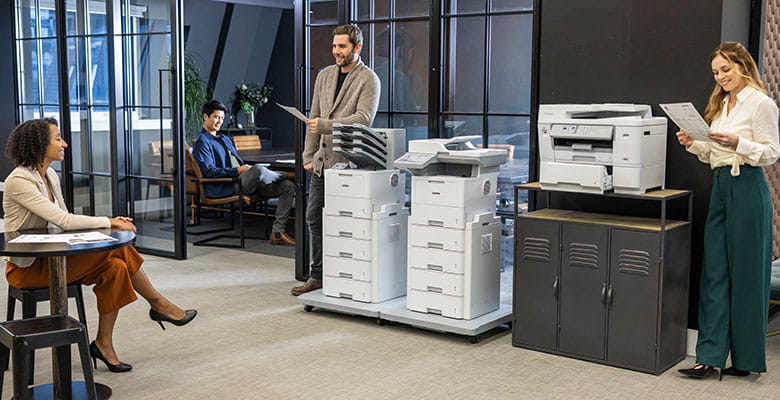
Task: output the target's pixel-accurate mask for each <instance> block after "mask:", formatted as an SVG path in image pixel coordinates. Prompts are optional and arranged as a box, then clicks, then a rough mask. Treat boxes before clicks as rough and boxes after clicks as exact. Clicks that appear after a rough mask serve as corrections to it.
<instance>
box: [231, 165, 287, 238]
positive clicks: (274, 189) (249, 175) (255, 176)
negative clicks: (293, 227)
mask: <svg viewBox="0 0 780 400" xmlns="http://www.w3.org/2000/svg"><path fill="white" fill-rule="evenodd" d="M239 177H240V179H241V189H242V190H241V191H242V192H243V194H258V195H260V196H264V197H278V198H279V203H277V205H276V218H275V219H274V226H273V232H284V231H285V226H286V225H287V217H289V216H290V209H291V208H292V205H293V199H295V184H294V183H293V182H291V181H289V180H287V179H280V180H278V181H276V182H272V183H270V184H265V183H263V182H261V181H259V178H260V170H258V169H257V168H255V167H252V168H250V169H249V171H246V172H244V173H243V174H241V175H240V176H239Z"/></svg>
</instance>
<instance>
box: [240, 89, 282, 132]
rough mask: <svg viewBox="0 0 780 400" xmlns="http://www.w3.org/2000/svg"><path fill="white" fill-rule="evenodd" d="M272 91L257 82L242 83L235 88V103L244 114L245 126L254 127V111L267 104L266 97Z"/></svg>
mask: <svg viewBox="0 0 780 400" xmlns="http://www.w3.org/2000/svg"><path fill="white" fill-rule="evenodd" d="M273 90H274V89H273V88H272V87H270V86H268V85H264V86H261V85H260V84H259V83H257V82H252V83H244V82H242V83H241V84H240V85H238V86H236V93H235V96H236V103H237V104H238V106H239V107H241V109H242V110H244V112H245V113H246V124H247V126H255V109H257V108H259V107H262V106H263V104H265V103H267V102H268V97H269V96H271V92H272V91H273Z"/></svg>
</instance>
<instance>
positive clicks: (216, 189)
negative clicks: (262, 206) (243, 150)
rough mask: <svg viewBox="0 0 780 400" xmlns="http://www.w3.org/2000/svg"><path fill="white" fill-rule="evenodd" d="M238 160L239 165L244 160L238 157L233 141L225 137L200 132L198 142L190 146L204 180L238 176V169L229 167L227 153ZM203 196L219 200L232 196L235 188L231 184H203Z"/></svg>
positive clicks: (242, 163)
mask: <svg viewBox="0 0 780 400" xmlns="http://www.w3.org/2000/svg"><path fill="white" fill-rule="evenodd" d="M228 152H230V153H233V155H234V156H235V157H236V159H238V162H239V163H240V164H241V165H244V160H242V159H241V156H239V155H238V151H237V150H236V147H235V146H233V141H232V140H230V137H229V136H227V135H217V136H214V135H212V134H210V133H208V132H206V131H205V130H204V131H201V133H200V136H198V140H197V141H196V142H195V144H194V145H193V146H192V155H193V156H194V157H195V161H197V162H198V166H200V172H201V173H202V174H203V177H204V178H225V177H236V176H238V168H234V167H231V166H230V155H229V153H228ZM203 192H204V193H203V194H204V195H206V197H209V198H219V197H227V196H232V195H233V194H235V192H236V188H235V186H234V185H233V183H231V182H224V183H223V182H218V183H216V182H215V183H204V184H203Z"/></svg>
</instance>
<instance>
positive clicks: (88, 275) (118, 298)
mask: <svg viewBox="0 0 780 400" xmlns="http://www.w3.org/2000/svg"><path fill="white" fill-rule="evenodd" d="M65 260H66V265H67V270H68V283H75V282H78V283H81V284H82V285H95V287H94V288H92V291H93V292H95V296H97V308H98V312H99V313H101V314H108V313H112V312H114V311H117V310H119V309H120V308H122V307H124V306H126V305H128V304H130V303H132V302H133V301H135V300H136V299H137V298H138V297H136V295H135V290H134V289H133V283H132V281H131V277H132V276H133V275H135V273H136V272H138V269H139V268H141V264H143V262H144V259H143V257H141V255H140V254H138V251H137V250H136V249H135V247H133V246H127V247H122V248H120V249H116V250H109V251H104V252H101V253H91V254H81V255H76V256H68V257H65ZM48 264H49V262H48V260H47V259H46V258H45V257H39V258H36V259H35V262H34V263H32V264H31V265H30V266H29V267H26V268H20V267H19V266H17V265H16V264H13V263H10V262H9V263H6V266H5V277H6V279H7V280H8V284H9V285H11V286H14V287H17V288H19V289H40V288H45V287H49V268H48Z"/></svg>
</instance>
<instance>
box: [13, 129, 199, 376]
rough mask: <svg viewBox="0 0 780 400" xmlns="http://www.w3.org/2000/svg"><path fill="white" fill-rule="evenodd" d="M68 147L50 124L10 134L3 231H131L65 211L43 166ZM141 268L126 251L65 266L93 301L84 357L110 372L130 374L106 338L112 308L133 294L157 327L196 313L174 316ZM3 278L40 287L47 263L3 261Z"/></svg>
mask: <svg viewBox="0 0 780 400" xmlns="http://www.w3.org/2000/svg"><path fill="white" fill-rule="evenodd" d="M67 147H68V144H67V143H65V141H64V140H63V139H62V137H61V135H60V130H59V128H58V127H57V120H55V119H54V118H44V119H35V120H30V121H26V122H24V123H22V124H20V125H19V126H17V127H16V128H15V129H14V130H13V132H11V136H10V137H9V138H8V143H7V145H6V155H7V156H8V157H9V158H10V159H12V160H14V163H15V164H16V168H15V169H14V170H13V171H11V174H9V175H8V177H7V178H6V179H5V193H4V196H3V208H4V210H5V230H6V232H11V231H21V230H25V229H34V228H46V227H47V226H50V225H55V226H58V227H60V228H62V229H65V230H69V229H94V228H109V227H110V228H115V229H122V230H130V231H133V232H135V225H133V222H132V219H130V218H127V217H116V218H107V217H91V216H86V215H76V214H71V213H69V212H68V210H67V208H66V207H65V201H64V200H63V197H62V190H61V189H60V180H59V177H58V176H57V173H56V172H55V171H54V170H53V169H52V168H50V167H49V166H50V165H51V163H52V162H54V161H62V160H63V159H64V158H65V148H67ZM143 261H144V260H143V258H142V257H141V255H140V254H138V251H136V249H135V248H134V247H132V246H128V247H124V248H121V249H117V250H110V251H105V252H102V253H93V254H84V255H77V256H70V257H67V259H66V262H67V265H68V283H73V282H78V283H81V284H83V285H95V287H94V288H93V291H94V292H95V295H96V296H97V308H98V313H99V318H98V331H97V337H96V338H95V341H93V342H92V343H91V344H90V346H89V350H90V354H91V356H92V359H93V360H95V359H100V360H101V361H103V362H104V363H105V364H106V367H108V369H109V370H110V371H111V372H126V371H130V370H131V369H132V368H133V367H132V366H131V365H130V364H126V363H123V362H121V361H119V357H118V356H117V354H116V351H115V350H114V345H113V338H112V336H113V331H114V324H115V323H116V318H117V316H118V315H119V309H120V308H122V307H124V306H125V305H127V304H129V303H131V302H133V301H135V300H136V299H137V297H136V295H135V292H138V293H139V294H140V295H141V296H142V297H143V298H144V299H146V300H147V301H148V302H149V305H150V306H151V309H150V310H149V317H150V318H151V319H152V320H154V321H157V322H158V323H160V326H162V322H161V321H167V322H170V323H173V324H174V325H184V324H186V323H188V322H190V321H191V320H192V319H193V318H195V315H196V314H197V311H195V310H186V311H185V310H183V309H181V308H180V307H179V306H177V305H176V304H174V303H172V302H171V301H170V300H168V299H167V298H165V296H163V295H161V294H160V293H159V292H158V291H157V290H156V289H155V288H154V286H152V283H151V282H150V281H149V278H148V277H147V276H146V273H144V270H143V269H142V268H141V264H142V263H143ZM5 276H6V279H7V280H8V284H10V285H11V286H14V287H17V288H21V289H36V288H44V287H47V286H48V285H49V270H48V268H47V260H46V259H45V258H31V257H7V258H6V269H5ZM163 329H165V328H164V327H163ZM95 362H97V361H95Z"/></svg>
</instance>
